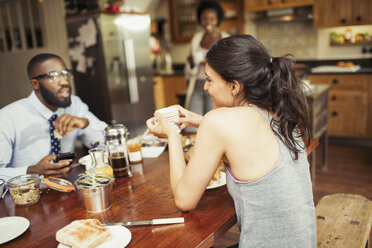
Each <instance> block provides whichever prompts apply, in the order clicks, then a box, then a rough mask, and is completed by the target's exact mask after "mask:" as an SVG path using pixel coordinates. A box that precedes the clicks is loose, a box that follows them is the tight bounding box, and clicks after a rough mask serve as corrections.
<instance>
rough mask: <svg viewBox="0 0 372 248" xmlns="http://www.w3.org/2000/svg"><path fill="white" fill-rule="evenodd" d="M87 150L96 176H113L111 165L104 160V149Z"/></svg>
mask: <svg viewBox="0 0 372 248" xmlns="http://www.w3.org/2000/svg"><path fill="white" fill-rule="evenodd" d="M88 152H89V155H90V156H91V158H92V166H93V168H94V169H95V171H96V175H97V176H103V177H114V173H113V169H112V167H111V166H110V165H108V164H106V162H105V149H103V148H92V149H90V150H89V151H88Z"/></svg>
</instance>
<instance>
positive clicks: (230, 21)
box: [168, 0, 244, 43]
mask: <svg viewBox="0 0 372 248" xmlns="http://www.w3.org/2000/svg"><path fill="white" fill-rule="evenodd" d="M199 2H200V1H198V0H168V9H169V16H170V21H171V23H170V24H171V33H172V40H173V42H175V43H186V42H190V41H191V39H192V36H193V34H194V33H195V32H196V30H197V28H198V27H199V24H198V20H197V16H196V8H197V6H198V4H199ZM218 2H219V3H220V4H221V6H222V8H223V10H224V14H225V18H224V20H223V21H222V23H221V26H220V30H222V31H225V32H227V33H229V34H239V33H243V28H244V27H243V25H244V20H243V6H242V0H219V1H218Z"/></svg>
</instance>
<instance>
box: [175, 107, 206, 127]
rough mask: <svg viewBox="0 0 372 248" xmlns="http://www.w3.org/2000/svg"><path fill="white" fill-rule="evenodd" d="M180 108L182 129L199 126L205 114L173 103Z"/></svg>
mask: <svg viewBox="0 0 372 248" xmlns="http://www.w3.org/2000/svg"><path fill="white" fill-rule="evenodd" d="M173 106H174V107H176V108H177V109H178V112H179V113H180V119H179V124H180V129H181V130H183V129H184V128H186V127H195V128H198V127H199V125H200V123H201V122H202V120H203V116H202V115H199V114H197V113H194V112H191V111H189V110H187V109H185V108H184V107H182V106H180V105H173Z"/></svg>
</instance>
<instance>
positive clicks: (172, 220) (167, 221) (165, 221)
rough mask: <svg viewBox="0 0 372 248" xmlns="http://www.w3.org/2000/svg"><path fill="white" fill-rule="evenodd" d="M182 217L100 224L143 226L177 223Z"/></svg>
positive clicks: (181, 220) (180, 221) (181, 221)
mask: <svg viewBox="0 0 372 248" xmlns="http://www.w3.org/2000/svg"><path fill="white" fill-rule="evenodd" d="M184 222H185V219H184V218H183V217H179V218H163V219H152V220H139V221H124V222H115V223H104V224H102V226H145V225H164V224H178V223H184Z"/></svg>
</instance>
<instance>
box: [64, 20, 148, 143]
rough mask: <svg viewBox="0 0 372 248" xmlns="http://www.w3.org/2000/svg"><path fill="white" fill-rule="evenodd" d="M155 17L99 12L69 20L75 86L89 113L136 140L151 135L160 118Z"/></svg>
mask: <svg viewBox="0 0 372 248" xmlns="http://www.w3.org/2000/svg"><path fill="white" fill-rule="evenodd" d="M150 22H151V21H150V16H149V15H148V14H138V13H136V14H135V13H120V14H116V13H96V14H92V15H89V14H86V15H83V16H74V17H67V19H66V25H67V33H68V44H69V56H70V60H71V65H72V68H71V69H72V71H73V73H74V86H75V91H76V95H78V96H79V97H80V98H81V99H82V100H83V101H84V102H85V103H86V104H87V105H88V106H89V109H90V110H91V111H92V112H93V113H94V114H95V115H96V116H97V117H98V118H100V119H101V120H103V121H105V122H106V123H108V124H111V123H113V122H116V123H121V124H124V125H125V126H126V127H127V128H128V130H129V132H130V134H131V136H136V135H140V134H141V133H143V132H144V131H145V130H146V123H145V121H146V120H147V119H148V118H150V117H151V116H153V113H154V108H155V107H154V94H153V81H152V67H151V58H150V55H151V49H150V46H149V38H150Z"/></svg>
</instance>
